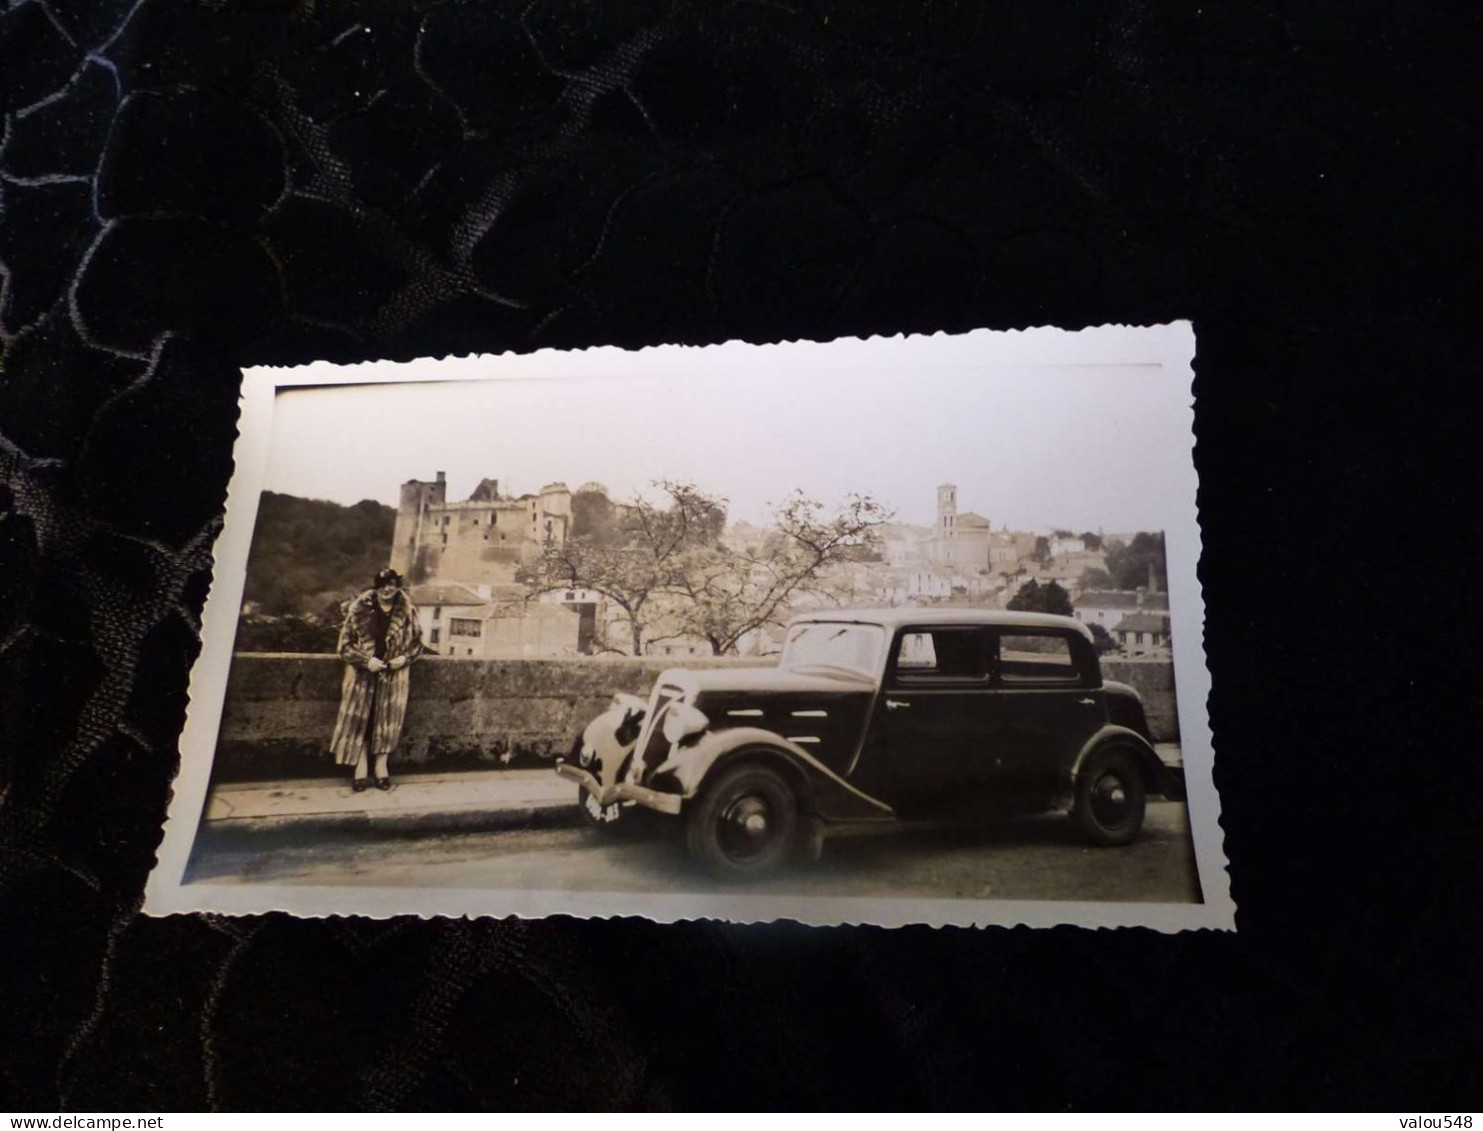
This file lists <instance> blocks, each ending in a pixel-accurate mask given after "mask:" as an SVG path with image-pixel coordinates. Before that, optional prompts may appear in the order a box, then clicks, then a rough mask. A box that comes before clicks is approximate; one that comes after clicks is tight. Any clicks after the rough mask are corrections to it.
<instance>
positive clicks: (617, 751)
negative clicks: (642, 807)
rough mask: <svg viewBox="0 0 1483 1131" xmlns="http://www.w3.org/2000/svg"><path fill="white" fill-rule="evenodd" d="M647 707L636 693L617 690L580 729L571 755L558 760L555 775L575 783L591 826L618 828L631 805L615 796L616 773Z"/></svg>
mask: <svg viewBox="0 0 1483 1131" xmlns="http://www.w3.org/2000/svg"><path fill="white" fill-rule="evenodd" d="M647 707H648V704H646V703H645V702H644V701H643V700H642V699H640V698H639V697H638V696H637V695H629V694H627V693H626V692H622V691H620V692H618V693H617V694H616V695H614V696H613V699H612V702H610V703H609V704H608V707H607V709H606V710H605V711H603V713H602V714H600V715H598V716H597V717H596V718H595V719H593V720H592V721H591V722H590V723H588V724H587V726H586V727H585V728H584V729H583V731H582V734H581V736H580V737H578V739H577V741H576V742H575V743H574V744H573V745H572V751H571V754H570V755H569V756H568V757H567V758H566V759H565V760H562V761H559V762H558V763H557V767H556V772H557V773H558V774H560V775H562V776H563V777H567V778H570V779H571V780H572V781H575V782H577V783H578V788H577V804H578V805H579V806H580V807H581V810H582V817H583V819H584V820H585V821H586V823H587V824H589V825H591V826H592V827H593V828H597V829H613V828H617V827H618V822H619V820H620V819H621V818H622V817H623V815H624V811H625V810H626V809H629V808H631V807H632V806H633V802H624V801H622V800H621V799H620V798H619V797H618V774H619V772H620V771H621V770H623V769H624V768H625V767H626V766H627V764H628V756H629V755H630V754H632V753H633V748H634V744H635V743H636V742H637V741H638V736H639V730H640V728H641V727H642V725H643V720H644V715H645V713H646V710H647Z"/></svg>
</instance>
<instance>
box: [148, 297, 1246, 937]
mask: <svg viewBox="0 0 1483 1131" xmlns="http://www.w3.org/2000/svg"><path fill="white" fill-rule="evenodd" d="M965 346H966V347H974V348H980V347H981V348H983V349H984V350H985V354H984V357H983V358H982V359H981V363H982V364H984V365H992V366H994V367H1000V368H1008V367H1014V368H1031V367H1046V368H1051V367H1066V366H1083V365H1086V366H1089V365H1108V366H1111V365H1144V366H1158V367H1162V368H1164V369H1166V370H1168V371H1169V372H1170V373H1171V375H1177V376H1179V377H1181V378H1182V379H1183V381H1184V383H1185V387H1186V388H1189V386H1190V384H1191V383H1192V381H1193V370H1192V362H1193V358H1194V352H1195V337H1194V330H1193V327H1192V326H1191V325H1190V324H1189V323H1188V322H1175V323H1171V324H1168V325H1163V326H1151V327H1137V328H1133V327H1122V326H1103V327H1096V328H1091V329H1085V330H1079V331H1066V330H1061V329H1057V328H1053V327H1044V328H1035V329H1028V330H1012V331H989V330H975V331H972V332H970V333H968V334H962V335H948V334H934V335H930V336H923V335H912V336H905V337H904V336H897V337H893V338H870V339H857V338H847V339H837V340H835V341H831V342H822V343H821V342H785V343H779V344H771V345H752V344H750V343H746V342H736V341H733V342H727V343H725V344H722V345H714V346H655V347H649V348H646V349H641V350H632V351H630V350H622V349H619V348H616V347H599V348H595V349H588V350H579V351H562V350H541V351H538V352H535V353H530V354H500V355H485V356H470V357H462V358H446V359H443V360H433V359H422V360H418V361H412V362H389V361H374V362H365V363H361V364H358V365H335V364H331V363H328V362H315V363H312V364H309V365H304V366H299V367H295V368H254V369H249V370H246V371H245V372H244V374H243V383H242V395H241V408H242V412H241V418H240V423H239V428H238V439H237V443H236V446H235V448H234V451H233V455H234V459H235V461H236V466H235V471H234V473H233V476H232V481H231V485H230V487H229V489H228V493H227V504H226V517H225V523H224V526H223V529H222V533H221V535H220V537H219V538H218V539H217V542H216V545H215V547H214V552H215V556H216V564H215V569H214V572H213V577H212V586H211V592H210V596H209V598H208V599H207V602H206V608H205V612H204V614H203V616H202V625H201V636H202V648H201V654H200V656H199V657H198V659H197V661H196V664H195V667H194V668H193V669H192V672H191V679H190V707H189V710H188V713H187V719H186V725H185V730H184V733H183V734H182V736H181V742H180V751H181V765H180V772H179V774H178V776H177V777H176V780H175V783H174V794H173V797H172V800H171V803H170V808H169V815H168V817H167V819H166V823H165V832H164V840H163V842H162V844H161V846H160V850H159V854H158V858H157V863H156V866H155V868H154V870H153V872H152V873H151V875H150V878H149V882H148V884H147V887H146V891H145V903H144V910H145V912H146V913H147V914H150V915H169V914H179V913H186V912H216V913H222V914H259V913H266V912H270V911H282V912H287V913H289V914H292V915H297V916H307V917H322V916H328V915H352V914H353V915H368V916H373V917H378V918H384V917H389V916H393V915H408V914H410V915H419V916H422V917H428V916H465V915H467V916H486V915H489V916H508V915H514V916H521V917H537V916H545V915H571V916H575V917H578V918H589V917H624V916H628V917H643V918H647V919H651V920H654V921H656V922H677V921H681V920H688V919H718V920H726V921H731V922H738V923H760V922H770V921H776V920H791V921H796V922H799V923H805V924H811V925H816V926H839V925H846V924H873V925H876V926H883V927H895V926H904V925H907V924H923V925H927V926H989V925H995V926H1017V925H1025V926H1032V927H1048V926H1058V925H1067V924H1070V925H1077V926H1083V927H1123V926H1127V927H1147V928H1151V929H1154V930H1159V931H1166V932H1170V931H1180V930H1188V929H1199V928H1207V929H1220V930H1230V929H1234V927H1235V905H1234V903H1233V902H1232V900H1231V896H1230V887H1229V883H1228V876H1227V862H1226V858H1225V852H1224V848H1223V841H1222V832H1221V827H1220V804H1219V799H1218V798H1217V796H1216V792H1215V785H1214V780H1213V776H1212V769H1213V762H1214V749H1213V745H1212V740H1211V734H1210V727H1209V720H1208V715H1207V712H1206V706H1205V705H1206V702H1207V700H1208V698H1209V694H1210V673H1209V670H1208V668H1207V667H1206V663H1205V652H1204V643H1203V641H1204V624H1205V610H1204V600H1203V596H1202V593H1201V589H1200V582H1199V577H1198V575H1197V567H1198V563H1199V559H1200V553H1201V542H1200V528H1199V521H1198V513H1197V504H1196V490H1197V486H1198V484H1197V479H1196V474H1195V467H1194V452H1193V449H1194V433H1193V425H1194V406H1193V394H1192V393H1191V394H1190V396H1189V398H1188V399H1187V400H1186V402H1185V412H1186V415H1187V418H1188V425H1189V431H1188V435H1189V443H1190V448H1189V453H1188V455H1189V458H1188V459H1187V460H1184V461H1181V466H1182V467H1183V468H1184V474H1183V475H1182V476H1181V478H1180V479H1179V481H1177V482H1166V483H1163V484H1159V485H1156V486H1154V485H1151V486H1150V488H1149V489H1150V490H1151V491H1158V492H1159V493H1160V496H1161V500H1162V503H1163V508H1164V510H1165V512H1166V518H1165V521H1164V523H1163V529H1164V535H1165V547H1166V555H1167V563H1168V590H1169V601H1170V614H1171V626H1172V627H1171V631H1172V635H1173V653H1174V677H1175V691H1176V704H1177V710H1178V716H1179V727H1180V744H1181V750H1182V755H1183V760H1184V771H1185V780H1186V785H1187V789H1188V799H1187V804H1188V809H1189V826H1190V833H1191V837H1192V839H1193V844H1194V854H1195V864H1196V869H1197V872H1198V877H1199V884H1200V892H1201V896H1202V899H1203V902H1201V903H1198V904H1164V903H1117V902H1107V903H1101V902H1096V903H1091V902H1068V901H1052V900H1046V901H1022V900H966V899H920V898H910V897H893V898H881V897H817V896H782V895H757V894H748V893H747V892H746V891H745V890H740V891H734V892H721V891H718V892H713V893H675V894H672V895H670V894H656V893H642V892H577V891H568V890H535V889H519V890H494V889H461V888H394V887H387V888H380V887H370V886H366V887H360V886H356V887H345V886H316V885H308V884H278V885H275V884H271V883H263V884H212V883H199V882H198V883H192V884H189V885H184V884H182V882H181V881H182V878H183V876H184V873H185V869H186V865H187V862H188V859H189V856H190V851H191V847H192V844H193V842H194V839H195V836H196V833H197V831H198V828H199V825H200V819H201V814H202V811H203V808H204V805H205V801H206V795H207V790H208V787H209V783H210V774H211V763H212V759H213V756H214V752H215V749H216V740H217V734H218V731H219V729H220V723H221V714H222V707H223V702H224V698H225V693H226V685H227V675H228V671H229V669H230V666H231V661H232V644H233V641H234V639H235V636H236V631H237V619H238V613H239V610H240V609H241V605H242V594H243V588H244V585H245V583H246V566H247V556H248V551H249V549H250V546H251V542H252V534H253V529H254V526H255V523H256V517H257V508H258V500H259V498H260V497H261V493H262V489H263V485H264V483H265V481H266V478H267V473H268V459H269V450H270V446H271V440H272V424H273V410H274V403H275V398H276V394H277V393H278V391H279V390H280V389H288V388H293V387H296V386H308V385H339V384H376V383H405V382H448V381H471V380H480V381H491V380H493V381H501V380H547V379H559V378H570V377H594V376H603V377H614V378H618V377H622V376H626V375H645V376H664V375H673V376H688V375H693V374H694V373H695V372H696V371H697V370H698V369H701V368H704V369H705V371H706V372H707V373H716V372H732V373H734V375H735V377H736V379H738V380H744V379H745V375H746V373H748V372H749V371H755V370H756V368H757V366H759V365H767V364H773V363H775V362H776V361H777V360H778V359H780V358H782V357H785V356H786V357H787V358H788V360H789V362H790V363H791V364H794V365H797V366H798V367H800V368H803V367H807V368H809V369H810V370H812V371H816V372H818V371H825V370H830V369H836V370H837V369H842V368H849V369H850V370H852V371H859V370H861V369H862V368H869V369H882V370H884V369H891V368H893V367H896V368H899V367H900V366H901V365H907V364H909V365H913V366H920V365H922V364H923V361H924V359H926V360H930V357H931V355H932V353H933V352H934V351H936V352H939V353H943V354H951V353H956V352H957V351H959V350H961V349H962V348H964V347H965Z"/></svg>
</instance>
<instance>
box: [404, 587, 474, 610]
mask: <svg viewBox="0 0 1483 1131" xmlns="http://www.w3.org/2000/svg"><path fill="white" fill-rule="evenodd" d="M412 603H413V604H414V605H482V604H484V603H485V599H484V598H483V597H481V596H479V594H477V593H475V592H474V591H473V590H472V589H469V588H467V587H466V586H463V585H453V584H448V583H434V584H432V585H414V586H412Z"/></svg>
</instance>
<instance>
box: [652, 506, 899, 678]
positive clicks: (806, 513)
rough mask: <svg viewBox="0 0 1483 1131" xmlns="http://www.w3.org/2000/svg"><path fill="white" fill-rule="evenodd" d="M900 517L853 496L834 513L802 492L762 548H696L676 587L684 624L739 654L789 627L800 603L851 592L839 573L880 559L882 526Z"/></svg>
mask: <svg viewBox="0 0 1483 1131" xmlns="http://www.w3.org/2000/svg"><path fill="white" fill-rule="evenodd" d="M892 517H893V516H892V514H891V513H890V512H888V511H886V510H885V509H884V508H883V507H882V506H881V505H880V504H879V503H877V502H876V501H875V500H874V499H872V498H870V497H869V496H868V495H852V496H850V497H849V498H848V499H847V500H846V501H845V503H844V505H843V506H842V507H841V508H840V509H839V510H838V511H836V512H835V513H834V514H832V515H826V514H825V513H824V508H823V506H822V505H821V504H820V503H818V502H817V501H815V500H813V499H810V498H808V497H807V496H805V495H804V494H803V493H802V492H801V491H798V492H795V493H794V494H793V495H792V497H791V498H789V500H788V501H787V502H786V503H784V504H783V505H782V506H781V507H779V508H777V510H776V512H775V515H774V520H775V524H776V525H775V528H774V529H773V530H772V531H771V532H769V534H768V536H767V537H765V538H764V539H763V540H762V541H761V543H760V544H759V545H757V546H752V547H746V546H737V547H733V546H728V545H726V544H724V543H720V542H718V543H714V544H705V545H700V546H695V547H692V548H691V549H689V550H688V551H687V552H686V553H685V554H684V555H683V556H682V557H681V559H680V560H679V561H677V562H676V565H678V566H679V568H678V569H676V570H674V572H673V574H672V576H671V579H670V585H669V588H670V589H671V591H672V592H673V593H674V594H675V595H677V596H679V597H680V598H681V600H680V601H678V602H677V603H676V605H675V608H674V612H673V615H674V618H675V622H676V624H677V626H678V627H679V628H680V629H681V630H682V631H683V632H685V633H688V634H691V635H694V636H699V637H702V638H703V639H705V640H706V641H708V642H709V643H710V646H711V651H712V652H713V653H715V654H716V655H718V656H720V655H725V654H727V653H729V652H735V651H736V650H737V646H738V644H739V642H740V641H741V640H742V639H743V638H744V637H745V636H747V634H749V633H752V632H757V631H760V630H761V629H763V628H766V627H768V626H769V625H777V624H781V623H782V622H783V621H785V620H786V619H787V617H788V615H789V614H790V612H791V606H792V603H793V602H794V601H795V600H797V599H799V598H801V597H803V596H805V595H810V596H814V597H817V598H820V599H823V600H837V599H838V596H839V594H840V592H841V591H844V590H848V589H849V588H851V587H850V585H849V583H848V581H847V580H845V579H842V578H839V577H837V576H836V575H837V574H838V572H839V571H840V570H841V569H842V568H843V567H847V566H848V565H850V564H851V563H854V562H859V561H862V560H866V559H868V558H870V557H873V556H875V555H876V554H877V553H878V550H879V546H880V534H879V529H878V528H879V527H880V526H882V525H883V524H884V523H887V522H889V521H890V520H891V518H892Z"/></svg>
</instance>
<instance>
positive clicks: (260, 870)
mask: <svg viewBox="0 0 1483 1131" xmlns="http://www.w3.org/2000/svg"><path fill="white" fill-rule="evenodd" d="M1194 353H1195V335H1194V330H1193V328H1192V327H1191V325H1190V324H1189V323H1187V322H1179V323H1173V324H1169V325H1163V326H1152V327H1125V326H1103V327H1097V328H1092V329H1085V330H1080V331H1065V330H1060V329H1055V328H1037V329H1030V330H1018V331H987V330H979V331H973V332H970V333H967V334H958V335H948V334H935V335H930V336H926V335H916V336H905V337H901V336H898V337H893V338H872V339H868V340H862V339H839V340H835V341H831V342H822V343H816V342H804V341H800V342H789V343H781V344H772V345H752V344H748V343H743V342H728V343H725V344H721V345H714V346H705V347H682V346H659V347H650V348H645V349H640V350H622V349H618V348H612V347H601V348H594V349H587V350H580V351H556V350H542V351H538V352H535V353H530V354H521V355H515V354H504V355H496V356H479V357H465V358H445V359H441V360H439V359H423V360H418V361H413V362H406V363H393V362H367V363H362V364H358V365H334V364H330V363H314V364H310V365H305V366H299V367H295V368H255V369H249V370H246V371H245V372H244V374H243V384H242V394H241V417H240V423H239V429H238V439H237V442H236V445H235V447H234V452H233V455H234V460H235V469H234V473H233V477H232V480H231V484H230V487H229V490H228V496H227V502H226V508H225V516H224V519H223V525H222V529H221V532H220V535H219V537H218V538H217V541H216V544H215V546H214V554H215V568H214V571H213V580H212V587H211V591H210V594H209V597H208V599H207V601H206V605H205V609H204V613H203V616H202V648H201V653H200V656H199V657H198V659H197V661H196V664H195V666H194V668H193V670H192V673H191V680H190V703H189V709H188V714H187V721H186V725H185V729H184V732H183V734H182V736H181V741H180V753H181V764H180V770H179V773H178V775H177V777H176V780H175V783H174V790H173V796H172V799H171V803H170V807H169V814H168V817H167V819H166V822H165V828H164V837H163V841H162V844H161V846H160V849H159V852H158V856H157V861H156V865H155V868H154V870H153V872H152V873H151V876H150V879H149V882H148V885H147V888H146V893H145V908H144V909H145V911H146V912H147V913H149V914H152V915H168V914H176V913H186V912H212V913H221V914H258V913H266V912H270V911H280V912H286V913H288V914H292V915H296V916H306V917H319V916H330V915H347V914H355V915H368V916H373V917H389V916H394V915H419V916H423V917H429V916H465V915H467V916H509V915H515V916H522V917H536V916H545V915H557V914H560V915H572V916H578V917H620V916H637V917H643V918H647V919H651V920H654V921H658V922H675V921H681V920H691V919H718V920H725V921H731V922H737V923H765V922H772V921H779V920H787V921H796V922H800V923H804V924H812V925H819V926H831V925H844V924H873V925H878V926H885V927H894V926H903V925H908V924H924V925H929V926H949V925H958V926H974V925H980V926H986V925H1003V926H1013V925H1028V926H1054V925H1062V924H1071V925H1079V926H1085V927H1119V926H1137V927H1147V928H1152V929H1155V930H1160V931H1166V932H1172V931H1180V930H1187V929H1200V928H1213V929H1225V930H1229V929H1234V927H1235V907H1234V904H1233V902H1232V900H1231V897H1230V891H1229V883H1228V877H1227V862H1226V858H1225V854H1224V849H1223V842H1222V831H1221V827H1220V806H1219V800H1218V798H1217V795H1216V792H1215V786H1214V781H1213V776H1212V769H1213V759H1214V751H1213V744H1212V737H1211V733H1210V727H1209V722H1208V715H1207V711H1206V702H1207V699H1208V696H1209V691H1210V675H1209V671H1208V669H1207V667H1206V662H1205V653H1204V645H1203V633H1204V621H1205V618H1204V603H1203V597H1202V594H1201V589H1200V583H1199V578H1198V573H1197V570H1198V565H1199V560H1200V553H1201V541H1200V528H1199V521H1198V514H1197V505H1196V492H1197V478H1196V472H1195V466H1194V434H1193V424H1194V414H1195V411H1196V406H1195V404H1194V400H1193V392H1192V382H1193V370H1192V364H1193V359H1194ZM1129 498H1132V499H1134V500H1135V502H1136V505H1128V506H1126V507H1124V506H1122V505H1120V502H1119V500H1126V499H1129Z"/></svg>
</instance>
